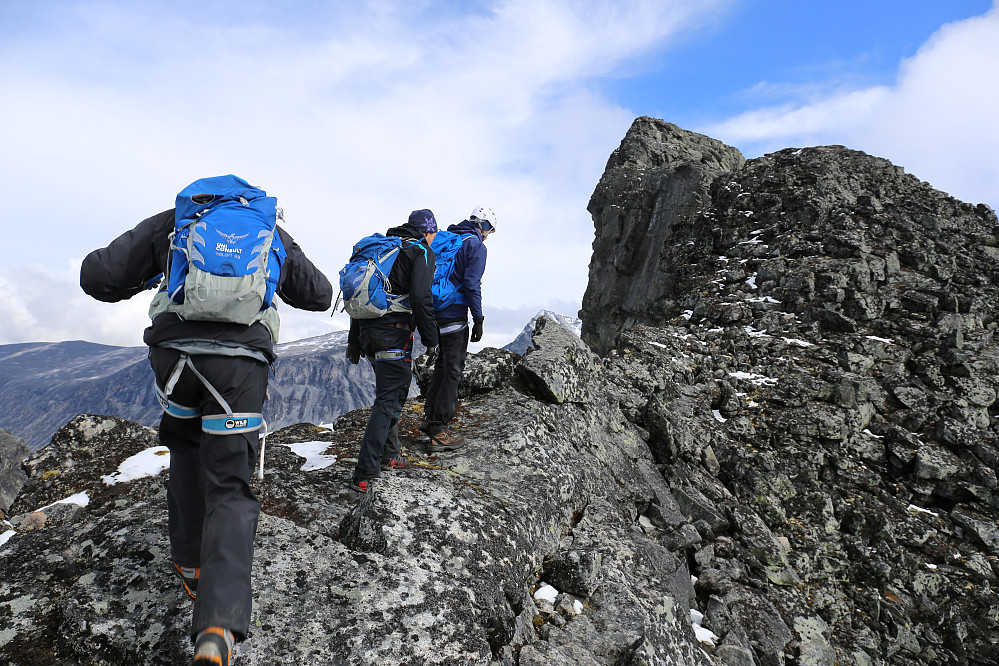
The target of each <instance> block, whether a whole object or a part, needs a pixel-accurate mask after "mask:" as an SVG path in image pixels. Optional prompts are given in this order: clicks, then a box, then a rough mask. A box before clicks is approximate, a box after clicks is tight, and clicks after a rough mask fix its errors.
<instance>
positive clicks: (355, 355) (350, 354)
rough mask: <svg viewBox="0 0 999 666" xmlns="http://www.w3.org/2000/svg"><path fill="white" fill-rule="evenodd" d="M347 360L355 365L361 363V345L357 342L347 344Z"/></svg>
mask: <svg viewBox="0 0 999 666" xmlns="http://www.w3.org/2000/svg"><path fill="white" fill-rule="evenodd" d="M347 360H348V361H350V362H351V363H353V364H354V365H357V364H358V363H360V362H361V345H359V344H357V343H356V342H348V343H347Z"/></svg>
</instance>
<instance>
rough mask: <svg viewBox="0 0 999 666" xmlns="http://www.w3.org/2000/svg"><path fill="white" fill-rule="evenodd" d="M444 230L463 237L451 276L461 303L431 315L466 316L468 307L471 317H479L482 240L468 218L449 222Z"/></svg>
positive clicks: (457, 317) (483, 264)
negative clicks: (456, 222)
mask: <svg viewBox="0 0 999 666" xmlns="http://www.w3.org/2000/svg"><path fill="white" fill-rule="evenodd" d="M447 230H448V231H450V232H453V233H456V234H460V235H462V236H464V239H463V242H462V244H461V249H460V250H458V254H457V255H455V259H454V274H453V275H452V276H451V279H452V280H453V281H454V283H455V284H456V285H457V286H458V291H459V293H461V295H462V299H461V300H463V301H464V303H455V304H453V305H449V306H447V307H446V308H444V309H443V310H441V311H439V312H437V313H435V314H436V315H437V319H467V318H468V311H469V310H471V311H472V319H473V320H475V319H481V318H482V274H483V273H484V272H485V270H486V246H485V244H484V243H483V242H482V232H480V231H479V228H478V227H477V226H475V225H474V224H473V223H471V222H469V221H468V220H465V221H464V222H460V223H458V224H452V225H451V226H450V227H448V228H447Z"/></svg>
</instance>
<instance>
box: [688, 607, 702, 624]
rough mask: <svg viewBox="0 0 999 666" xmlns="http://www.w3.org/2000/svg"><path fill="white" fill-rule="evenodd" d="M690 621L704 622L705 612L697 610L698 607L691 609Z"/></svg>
mask: <svg viewBox="0 0 999 666" xmlns="http://www.w3.org/2000/svg"><path fill="white" fill-rule="evenodd" d="M690 622H691V623H692V624H703V623H704V613H702V612H701V611H699V610H697V609H696V608H691V609H690Z"/></svg>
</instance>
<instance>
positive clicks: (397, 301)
mask: <svg viewBox="0 0 999 666" xmlns="http://www.w3.org/2000/svg"><path fill="white" fill-rule="evenodd" d="M418 243H419V241H417V240H413V239H403V238H399V237H398V236H383V235H382V234H373V235H371V236H368V237H366V238H362V239H361V240H359V241H358V242H357V244H356V245H354V250H353V253H352V254H351V256H350V261H348V262H347V265H346V266H344V267H343V270H341V271H340V294H341V296H342V298H343V311H344V312H346V313H347V314H348V315H350V316H351V317H353V318H354V319H376V318H378V317H381V316H383V315H386V314H388V313H390V312H412V311H413V309H412V307H410V305H409V294H393V293H391V292H390V291H389V287H390V286H391V283H390V282H389V274H390V273H391V272H392V266H394V265H395V260H396V259H398V258H399V251H400V250H402V248H403V246H404V245H410V244H413V245H415V244H418ZM333 309H334V311H336V308H333Z"/></svg>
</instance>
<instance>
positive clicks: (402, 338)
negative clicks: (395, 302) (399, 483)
mask: <svg viewBox="0 0 999 666" xmlns="http://www.w3.org/2000/svg"><path fill="white" fill-rule="evenodd" d="M360 342H361V351H363V352H364V355H365V356H366V357H367V358H368V361H370V362H371V366H372V368H374V371H375V402H374V404H373V405H372V406H371V416H370V417H369V418H368V425H367V427H366V428H365V430H364V437H363V438H362V439H361V450H360V451H359V452H358V454H357V464H356V465H355V466H354V478H355V479H358V480H366V479H374V478H376V477H378V476H380V475H381V463H382V461H383V460H386V461H387V460H391V459H392V458H394V457H395V456H396V455H397V454H398V453H399V448H400V446H401V445H400V442H399V417H400V416H401V415H402V408H403V405H405V404H406V397H407V396H409V387H410V385H411V384H412V383H413V333H412V331H409V330H408V329H402V328H396V327H394V326H385V325H379V324H375V323H372V324H361V330H360ZM379 352H389V353H390V354H391V353H392V352H398V354H392V355H394V356H398V358H377V355H378V353H379Z"/></svg>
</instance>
